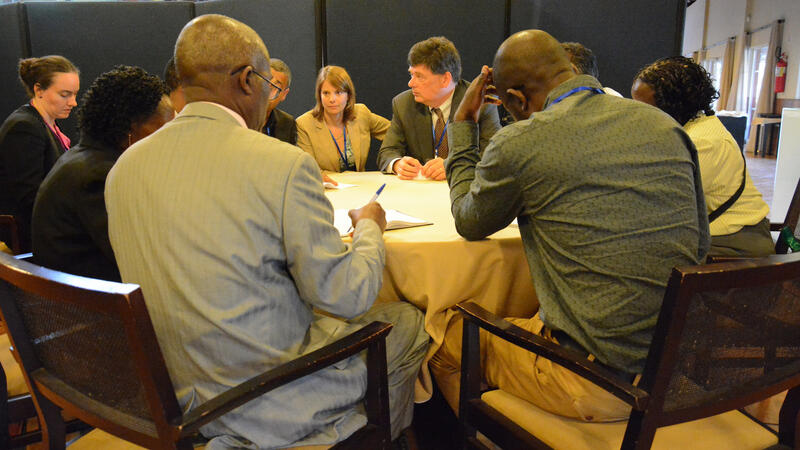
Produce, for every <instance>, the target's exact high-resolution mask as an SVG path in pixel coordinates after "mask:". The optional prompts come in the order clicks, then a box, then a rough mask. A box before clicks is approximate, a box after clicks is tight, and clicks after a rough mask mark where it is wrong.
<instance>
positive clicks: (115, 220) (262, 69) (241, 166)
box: [106, 15, 428, 449]
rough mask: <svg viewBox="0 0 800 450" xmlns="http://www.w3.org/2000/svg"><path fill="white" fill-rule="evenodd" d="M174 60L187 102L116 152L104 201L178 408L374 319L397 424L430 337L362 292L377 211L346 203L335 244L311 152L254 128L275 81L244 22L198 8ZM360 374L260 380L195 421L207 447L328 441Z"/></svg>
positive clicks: (379, 248)
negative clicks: (348, 234) (349, 229)
mask: <svg viewBox="0 0 800 450" xmlns="http://www.w3.org/2000/svg"><path fill="white" fill-rule="evenodd" d="M175 63H176V67H177V73H178V77H179V78H180V82H181V85H182V86H183V88H184V94H185V96H186V100H187V102H188V103H187V105H186V107H185V108H184V110H183V111H182V113H181V114H180V115H179V116H178V119H177V121H176V122H174V124H173V125H174V126H172V127H169V128H162V129H161V130H159V131H160V132H157V133H154V134H152V135H151V136H149V137H148V138H147V139H143V140H141V141H139V142H137V143H136V144H135V145H133V146H131V147H130V148H129V149H128V150H127V151H126V152H125V153H124V154H123V155H122V157H120V159H119V160H118V161H117V164H116V165H115V166H114V168H113V169H112V170H111V172H110V174H109V176H108V181H107V183H106V207H107V209H108V216H109V224H108V228H109V238H110V240H111V245H112V247H113V249H114V255H115V257H116V259H117V262H118V264H119V268H120V273H121V275H122V279H123V281H125V282H132V283H137V284H139V285H140V286H141V288H142V291H143V293H144V296H145V301H146V303H147V308H148V311H149V313H150V318H151V319H152V321H153V326H154V328H155V331H156V335H157V337H158V341H159V345H160V347H161V349H162V351H163V354H164V358H165V361H166V364H167V368H168V370H169V374H170V378H171V380H172V383H173V385H174V387H175V390H176V396H177V398H178V400H179V402H180V404H181V406H182V407H183V408H184V409H185V410H191V409H192V408H195V407H197V406H198V405H200V404H202V403H204V402H206V401H208V400H209V399H211V398H213V397H214V396H216V395H218V394H219V393H221V392H223V391H225V390H227V389H229V388H231V387H233V386H236V385H238V384H239V383H241V382H243V381H245V380H247V379H250V378H251V377H253V376H255V375H257V374H260V373H262V372H264V371H266V370H269V369H271V368H274V367H276V366H279V365H282V364H285V363H286V362H288V361H290V360H292V359H295V358H296V357H297V356H298V355H302V354H306V353H308V352H310V351H313V350H315V349H318V348H320V347H322V346H324V345H326V344H328V343H331V342H333V341H334V340H336V339H338V338H340V337H342V336H344V335H346V334H349V333H351V332H352V331H354V330H356V329H358V328H360V327H361V326H362V324H364V323H365V322H369V321H372V320H382V321H386V322H391V323H393V324H394V328H393V329H392V331H391V333H390V334H389V336H388V338H387V343H386V348H387V366H388V370H389V402H390V415H391V417H390V418H391V425H392V435H393V437H397V436H398V435H400V433H401V431H402V430H403V429H404V428H406V427H408V426H409V424H410V423H411V417H412V410H413V398H412V397H413V387H414V381H415V379H416V375H417V372H418V371H419V367H420V364H421V361H422V358H423V357H424V355H425V352H426V350H427V343H428V336H427V335H426V333H425V331H424V329H423V319H422V314H421V313H420V312H419V310H417V309H416V308H414V307H413V306H411V305H409V304H407V303H402V302H392V303H386V304H381V305H376V306H373V305H372V304H373V301H374V300H375V297H376V295H377V293H378V290H379V289H380V286H381V281H382V274H383V265H384V246H383V239H382V232H383V229H384V228H385V226H386V221H385V218H384V212H383V209H382V208H381V207H380V205H378V204H377V203H369V204H367V205H366V206H364V207H363V208H361V209H358V210H352V211H350V217H351V218H352V221H353V226H354V228H355V231H354V233H353V241H352V244H349V245H348V244H345V243H343V242H342V240H341V238H340V237H339V233H338V232H337V231H336V229H335V228H334V227H333V224H332V222H333V210H332V208H331V205H330V203H329V202H328V200H327V199H326V197H325V194H324V193H323V188H322V183H321V180H320V175H319V168H318V166H317V164H316V162H315V161H314V160H313V158H311V156H309V155H308V154H307V153H305V152H303V151H302V150H300V149H298V148H297V147H294V146H292V145H289V144H287V143H284V142H281V141H278V140H277V139H274V138H270V137H268V136H265V135H264V134H262V133H260V132H259V131H260V130H261V128H262V127H263V125H264V120H265V118H266V110H267V104H268V102H269V101H270V99H272V98H275V97H277V95H278V94H279V92H280V89H279V88H278V87H276V86H274V85H273V83H272V82H271V81H270V79H269V78H270V70H269V69H270V68H269V53H268V52H267V48H266V46H265V45H264V43H263V42H262V40H261V38H260V37H259V36H258V34H256V32H255V31H253V30H252V29H251V28H249V27H248V26H246V25H244V24H243V23H241V22H238V21H235V20H233V19H230V18H228V17H225V16H219V15H207V16H200V17H198V18H196V19H194V20H193V21H191V22H189V24H187V25H186V27H184V29H183V30H182V31H181V34H180V36H179V37H178V42H177V43H176V45H175ZM317 310H321V311H324V312H327V313H331V314H333V315H336V316H339V317H346V318H351V319H350V320H343V319H339V318H335V317H332V316H331V315H323V314H320V313H319V312H317ZM368 310H369V311H368ZM366 378H367V376H366V366H365V362H364V360H363V356H362V357H359V356H356V357H353V358H350V359H348V360H345V361H342V362H341V363H337V364H335V365H333V366H331V367H329V368H327V369H325V370H322V371H319V372H315V373H314V374H312V375H309V376H307V377H304V378H301V379H299V380H297V381H295V382H292V383H290V384H288V385H286V386H284V387H282V388H280V389H277V390H274V391H271V392H269V393H268V394H266V395H264V396H262V397H259V398H258V399H255V400H253V401H251V402H249V403H247V404H245V405H243V406H241V407H239V408H237V409H236V410H234V411H232V412H230V413H228V414H226V415H224V416H222V417H221V418H219V419H218V420H216V421H214V422H211V423H210V424H209V425H207V426H205V427H203V428H202V429H201V432H202V433H203V434H204V435H205V436H206V437H209V438H213V439H212V440H211V442H210V443H209V445H208V447H207V448H209V449H214V448H231V447H235V448H275V447H287V446H296V445H312V444H314V445H316V444H332V443H335V442H338V441H341V440H342V439H344V438H346V437H347V436H349V435H350V434H352V433H353V432H354V431H355V430H357V429H358V428H360V427H361V426H362V425H363V424H364V423H365V422H366V418H365V417H364V415H363V411H362V410H361V409H360V408H359V401H360V400H361V399H362V398H363V395H364V392H365V384H366Z"/></svg>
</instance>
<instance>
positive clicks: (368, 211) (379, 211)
mask: <svg viewBox="0 0 800 450" xmlns="http://www.w3.org/2000/svg"><path fill="white" fill-rule="evenodd" d="M385 187H386V183H383V185H381V187H379V188H378V190H377V191H375V195H373V196H372V198H371V199H369V202H367V204H366V205H364V206H362V207H361V208H358V209H351V210H350V211H348V212H347V214H348V215H349V216H350V220H351V221H352V222H353V226H352V227H351V230H353V229H355V227H356V223H358V221H359V220H361V219H372V220H374V221H375V222H376V223H377V224H378V226H379V227H381V232H383V231H384V230H386V212H385V211H384V210H383V208H382V207H381V205H380V204H379V203H377V202H376V201H375V200H377V199H378V196H379V195H381V192H383V188H385Z"/></svg>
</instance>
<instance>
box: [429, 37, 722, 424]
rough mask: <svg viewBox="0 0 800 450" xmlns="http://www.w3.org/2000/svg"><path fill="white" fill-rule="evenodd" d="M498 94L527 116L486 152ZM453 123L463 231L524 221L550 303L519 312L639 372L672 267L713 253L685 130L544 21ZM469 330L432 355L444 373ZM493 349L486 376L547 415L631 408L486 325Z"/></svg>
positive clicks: (452, 176)
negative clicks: (610, 87)
mask: <svg viewBox="0 0 800 450" xmlns="http://www.w3.org/2000/svg"><path fill="white" fill-rule="evenodd" d="M486 94H495V95H497V96H498V97H499V99H500V100H501V101H502V103H503V105H504V106H505V108H506V109H507V110H508V111H509V112H510V113H511V114H512V115H513V116H514V117H515V118H516V119H517V122H516V123H514V124H512V125H509V126H507V127H505V128H504V129H502V130H500V131H498V132H497V134H495V135H494V137H493V138H492V139H491V141H490V142H489V145H488V146H487V147H486V150H485V152H484V153H483V155H482V156H481V155H480V154H479V151H478V146H477V142H478V140H477V136H478V124H477V120H476V118H477V112H478V111H479V110H480V107H481V105H482V104H483V101H484V98H485V95H486ZM450 133H451V134H450V142H451V149H452V150H451V154H450V157H449V159H448V161H447V162H446V170H447V180H448V182H449V184H450V197H451V201H452V212H453V216H454V217H455V221H456V227H457V229H458V232H459V233H460V234H461V235H462V236H464V237H466V238H467V239H482V238H484V237H486V236H488V235H490V234H492V233H494V232H495V231H497V230H500V229H502V228H504V227H505V226H507V225H508V224H509V223H510V222H511V221H512V220H513V219H515V218H517V219H518V221H519V228H520V235H521V236H522V241H523V245H524V247H525V252H526V256H527V259H528V265H529V266H530V271H531V276H532V278H533V282H534V285H535V286H536V293H537V297H538V299H539V303H540V310H539V313H538V314H537V315H536V316H534V317H532V318H523V319H513V320H512V322H514V323H515V324H516V325H518V326H520V327H522V328H524V329H526V330H528V331H530V332H532V333H536V334H539V335H541V336H542V337H544V338H546V339H550V340H552V341H555V342H558V343H560V344H561V345H564V346H567V347H572V348H574V349H576V350H578V351H581V352H583V353H584V354H586V355H587V357H590V355H593V358H590V359H595V361H597V362H599V363H600V364H602V365H604V366H605V367H607V368H608V369H610V370H611V371H612V372H614V373H616V374H617V375H618V376H620V377H622V378H625V379H627V380H629V381H633V380H635V379H636V374H638V373H640V372H641V371H642V369H643V367H644V361H645V358H646V357H647V352H648V349H649V346H650V341H651V339H652V335H653V329H654V326H655V323H656V319H657V317H658V313H659V310H660V308H661V302H662V299H663V296H664V290H665V287H666V284H667V280H668V278H669V273H670V271H671V269H672V267H674V266H676V265H691V264H697V263H699V262H700V261H702V260H703V259H704V258H705V255H706V253H707V252H708V246H709V232H708V220H707V217H706V211H705V210H706V208H705V203H704V201H703V193H702V187H701V184H700V178H699V172H698V169H697V153H696V151H695V148H694V146H693V145H692V143H691V141H690V140H689V138H688V136H687V135H686V133H684V132H683V130H682V129H681V128H680V126H679V125H678V124H677V123H675V121H673V120H670V119H669V117H667V116H666V115H664V114H662V113H660V112H659V111H657V110H656V109H655V108H651V107H646V106H645V105H642V104H637V102H635V101H633V100H628V99H623V98H618V97H615V96H611V95H607V94H604V93H603V91H602V89H601V85H600V84H599V83H598V82H597V80H596V79H594V78H592V77H591V76H588V75H577V74H576V73H575V72H574V71H573V70H572V67H571V65H570V62H569V59H568V58H567V55H566V53H565V52H564V50H563V48H562V47H561V45H560V44H559V43H558V41H556V40H555V39H553V37H552V36H550V35H549V34H547V33H545V32H543V31H539V30H528V31H523V32H520V33H517V34H515V35H513V36H511V37H510V38H509V39H507V40H506V41H505V42H504V43H503V44H502V45H501V46H500V48H499V49H498V51H497V54H496V55H495V60H494V68H493V69H489V68H488V67H485V66H484V68H483V70H482V71H481V74H480V75H479V76H478V77H477V78H476V79H475V80H474V81H473V82H472V84H471V85H470V88H469V89H468V91H467V93H466V94H465V96H464V100H463V101H462V102H461V105H460V106H459V108H458V111H457V112H456V115H455V122H454V123H453V125H452V127H451V132H450ZM460 328H461V327H460V323H458V324H457V326H455V327H451V329H449V330H448V332H447V335H446V337H445V341H444V342H445V345H444V347H443V350H440V351H439V353H438V355H437V358H436V360H435V361H433V364H432V366H433V367H432V368H433V369H434V373H435V374H436V375H437V378H438V379H439V380H440V381H441V380H442V377H448V376H449V374H450V373H451V372H452V371H453V370H454V369H456V368H457V367H458V361H459V359H458V357H459V354H460V338H459V336H460V333H461V330H460ZM481 354H482V357H483V362H484V364H483V367H484V376H485V378H486V381H487V382H488V384H490V385H492V386H498V387H500V388H501V389H503V390H505V391H507V392H509V393H511V394H514V395H516V396H518V397H522V398H524V399H526V400H528V401H530V402H532V403H534V404H536V405H537V406H539V407H541V408H543V409H545V410H547V411H550V412H552V413H555V414H559V415H562V416H566V417H573V418H577V419H581V420H586V421H607V420H618V419H623V418H626V417H627V416H628V414H629V410H630V408H629V407H628V406H627V404H625V403H624V402H622V401H621V400H619V399H618V398H616V397H614V396H613V395H611V394H609V393H608V392H606V391H604V390H602V389H600V388H599V387H597V386H596V385H594V384H592V383H590V382H588V381H586V380H584V379H583V378H581V377H579V376H577V375H575V374H573V373H572V372H570V371H568V370H566V369H563V368H562V367H560V366H558V365H556V364H554V363H551V362H550V361H549V360H546V359H544V358H539V357H536V356H535V355H533V354H531V353H528V352H526V351H524V350H522V349H520V348H518V347H514V346H512V345H511V344H509V343H507V342H506V341H503V340H501V339H499V338H490V337H488V335H482V336H481ZM452 384H453V383H450V382H446V383H440V385H445V386H451V385H452ZM455 385H456V386H457V383H456V384H455ZM443 392H444V394H445V396H446V397H448V398H450V399H451V405H454V404H455V402H453V401H452V399H453V397H454V395H452V394H453V393H448V392H447V391H443ZM456 392H457V391H456Z"/></svg>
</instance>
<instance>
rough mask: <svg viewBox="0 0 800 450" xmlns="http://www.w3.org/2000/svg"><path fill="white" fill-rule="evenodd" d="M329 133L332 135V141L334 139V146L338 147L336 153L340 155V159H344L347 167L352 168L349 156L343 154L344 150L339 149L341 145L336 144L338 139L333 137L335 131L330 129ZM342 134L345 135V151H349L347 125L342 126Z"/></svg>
mask: <svg viewBox="0 0 800 450" xmlns="http://www.w3.org/2000/svg"><path fill="white" fill-rule="evenodd" d="M328 133H330V134H331V139H333V145H335V146H336V151H337V152H338V153H339V157H340V158H342V162H343V163H344V166H345V167H350V164H348V163H347V155H346V154H344V153H342V149H341V148H339V143H338V142H336V138H335V137H333V131H331V129H330V128H328ZM342 133H343V134H344V151H345V152H346V151H347V125H344V126H342Z"/></svg>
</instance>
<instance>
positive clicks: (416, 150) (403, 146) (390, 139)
mask: <svg viewBox="0 0 800 450" xmlns="http://www.w3.org/2000/svg"><path fill="white" fill-rule="evenodd" d="M468 86H469V83H467V82H466V81H464V80H461V81H459V82H458V84H456V88H455V91H454V92H453V103H452V106H451V107H450V117H449V118H448V120H449V121H451V122H452V121H453V117H454V116H455V113H456V109H458V105H460V104H461V99H462V98H464V93H465V92H466V91H467V87H468ZM479 126H480V148H481V152H483V149H485V148H486V145H487V144H488V143H489V139H491V137H492V136H494V133H495V132H496V131H497V130H499V129H500V119H499V118H498V116H497V108H496V107H495V106H494V105H487V106H485V107H484V108H483V109H482V110H481V114H480V120H479ZM431 128H432V127H431V111H430V109H429V108H428V107H427V106H425V105H423V104H422V103H417V102H416V101H414V95H412V94H411V90H410V89H409V90H407V91H405V92H402V93H400V94H399V95H397V96H396V97H395V98H394V99H393V100H392V124H391V126H390V127H389V131H388V132H387V133H386V137H384V138H383V144H382V145H381V149H380V150H379V151H378V168H379V169H381V170H382V171H384V172H388V171H389V169H390V168H389V167H388V165H389V163H390V162H391V161H393V160H394V159H396V158H402V157H403V156H412V157H414V158H416V159H417V160H419V162H421V163H423V164H424V163H425V162H426V161H428V160H430V159H432V158H433V157H434V154H433V131H432V129H431Z"/></svg>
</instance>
